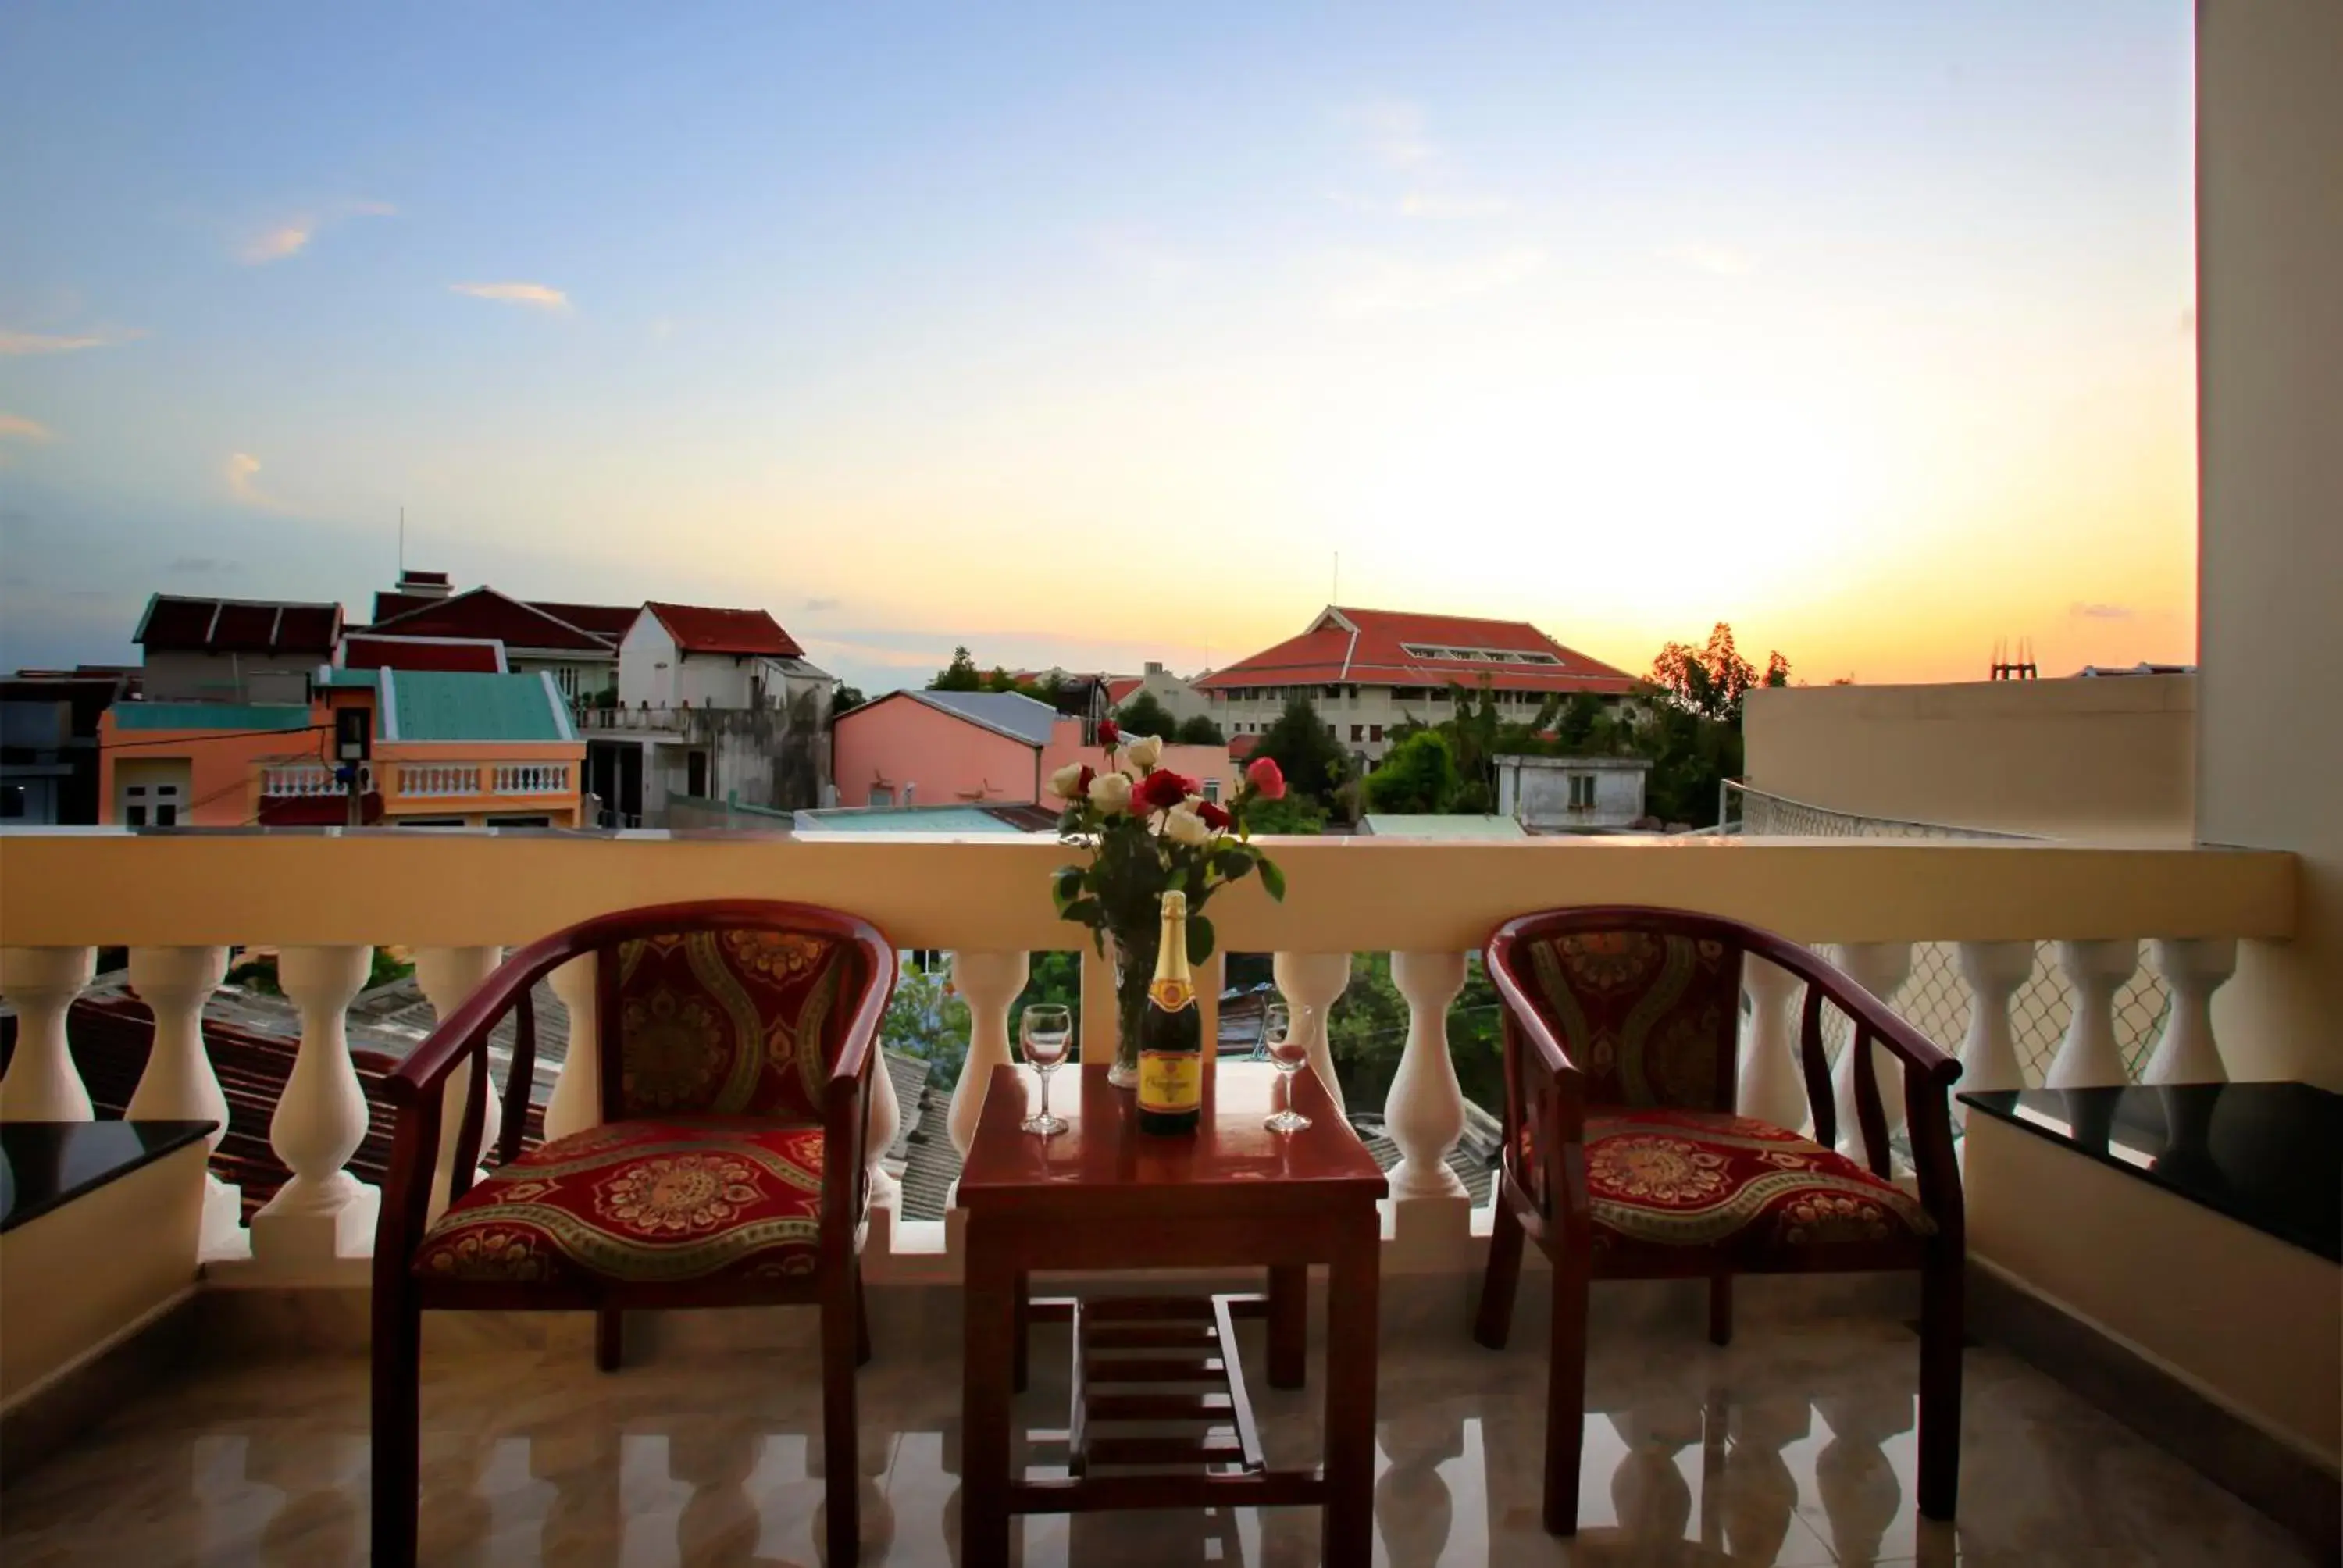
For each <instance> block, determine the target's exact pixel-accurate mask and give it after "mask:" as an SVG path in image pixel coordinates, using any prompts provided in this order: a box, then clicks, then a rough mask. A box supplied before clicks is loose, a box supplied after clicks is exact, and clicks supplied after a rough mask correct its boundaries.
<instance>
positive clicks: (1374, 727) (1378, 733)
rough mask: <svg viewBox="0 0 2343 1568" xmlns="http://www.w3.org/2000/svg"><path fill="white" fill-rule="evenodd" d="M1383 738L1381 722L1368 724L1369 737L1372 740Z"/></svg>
mask: <svg viewBox="0 0 2343 1568" xmlns="http://www.w3.org/2000/svg"><path fill="white" fill-rule="evenodd" d="M1367 739H1370V740H1381V739H1383V726H1382V725H1380V724H1370V725H1368V726H1367Z"/></svg>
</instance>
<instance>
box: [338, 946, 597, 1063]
mask: <svg viewBox="0 0 2343 1568" xmlns="http://www.w3.org/2000/svg"><path fill="white" fill-rule="evenodd" d="M592 950H593V949H592V946H591V945H590V943H589V942H588V941H587V940H585V938H584V937H583V934H582V933H581V932H580V931H579V930H575V929H573V930H567V931H556V932H555V933H554V934H553V935H551V936H549V937H545V938H542V939H540V940H537V941H534V942H531V943H530V944H529V945H528V946H527V947H525V948H523V949H521V950H519V951H518V952H516V953H514V954H512V955H511V956H509V957H508V958H507V959H506V960H505V961H504V962H502V963H500V964H498V966H497V968H496V972H495V973H493V974H491V975H490V976H488V980H487V981H486V983H484V984H483V985H482V986H481V987H480V989H479V990H476V991H474V992H473V993H472V994H471V995H470V996H469V997H467V998H466V999H465V1000H464V1003H463V1005H462V1006H460V1007H458V1009H457V1010H455V1011H454V1012H451V1013H449V1014H448V1015H447V1017H446V1018H444V1019H442V1020H439V1023H438V1025H437V1027H436V1028H435V1029H433V1030H432V1031H431V1032H430V1034H429V1035H427V1037H425V1039H424V1041H423V1043H422V1044H421V1045H418V1046H417V1047H416V1048H415V1050H413V1051H411V1052H409V1053H408V1055H407V1060H404V1061H402V1062H400V1063H399V1064H398V1070H397V1071H396V1072H393V1073H392V1074H390V1076H389V1077H387V1079H385V1080H384V1081H383V1091H384V1092H385V1093H386V1094H387V1095H388V1096H389V1097H390V1099H391V1101H392V1102H393V1103H394V1104H396V1105H398V1106H400V1107H402V1108H404V1107H406V1106H408V1105H412V1104H414V1103H415V1102H416V1101H418V1100H421V1099H422V1098H423V1097H424V1096H425V1095H427V1094H428V1093H429V1092H430V1091H434V1090H436V1089H437V1088H438V1087H439V1086H440V1085H441V1084H442V1083H444V1082H445V1081H447V1075H448V1074H449V1073H450V1072H452V1071H454V1070H455V1069H456V1066H457V1064H458V1062H459V1061H461V1060H463V1058H464V1056H465V1054H466V1052H467V1050H468V1049H469V1048H470V1047H471V1046H473V1045H475V1044H477V1043H478V1042H480V1041H483V1040H487V1039H488V1031H489V1030H491V1029H493V1028H495V1027H496V1022H497V1020H498V1019H500V1018H502V1017H504V1015H505V1013H506V1012H507V1011H508V1010H510V1009H511V1008H512V1007H513V1006H514V1005H515V1004H517V1003H518V1001H519V1000H520V999H521V997H522V996H523V995H525V994H526V993H527V992H528V990H529V989H530V988H531V987H532V986H534V985H536V984H537V982H538V980H543V979H544V978H545V977H546V976H547V975H548V974H550V973H552V972H553V971H554V970H558V969H559V968H560V967H561V966H562V965H563V964H566V963H568V961H569V960H572V959H574V958H578V957H580V956H582V955H583V954H585V953H587V952H590V951H592ZM574 1043H575V1042H573V1045H574ZM588 1043H589V1045H590V1043H591V1042H588Z"/></svg>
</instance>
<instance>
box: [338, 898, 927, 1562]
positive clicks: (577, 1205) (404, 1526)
mask: <svg viewBox="0 0 2343 1568" xmlns="http://www.w3.org/2000/svg"><path fill="white" fill-rule="evenodd" d="M584 957H590V958H591V960H592V961H593V963H594V965H595V980H594V994H595V998H596V1004H597V1005H596V1008H595V1027H594V1032H593V1037H592V1038H591V1039H586V1038H581V1037H580V1035H578V1034H575V1033H573V1034H572V1036H571V1039H570V1050H573V1051H591V1052H593V1053H594V1060H595V1061H596V1063H597V1065H598V1067H599V1069H600V1087H601V1105H600V1111H601V1125H599V1126H597V1127H594V1128H592V1129H589V1130H588V1131H583V1132H577V1133H572V1134H570V1135H569V1136H568V1137H564V1138H559V1139H556V1140H554V1141H551V1142H548V1143H546V1144H544V1145H542V1146H540V1147H538V1148H536V1149H533V1150H529V1151H527V1152H523V1151H522V1150H521V1128H522V1124H523V1121H524V1118H525V1116H526V1114H527V1111H528V1090H529V1083H530V1081H531V1076H532V1069H533V1067H534V1065H535V1057H536V1048H537V1037H536V1019H535V1015H534V1013H533V1011H532V1009H531V1005H530V1001H529V990H530V987H532V986H533V985H535V984H536V983H537V981H538V980H541V979H543V978H544V977H545V976H546V975H548V974H549V973H550V972H551V971H552V970H555V969H557V968H558V967H559V966H561V965H563V964H565V963H568V962H569V961H571V960H575V959H578V958H584ZM894 980H895V953H894V950H893V949H892V948H891V947H890V946H889V945H888V943H887V941H886V940H885V939H884V938H883V937H881V936H880V933H879V932H878V931H877V930H875V929H873V928H872V927H871V926H870V924H868V923H867V922H865V921H863V920H857V919H855V918H854V917H853V916H850V915H843V914H839V913H835V912H833V911H831V910H821V909H815V908H812V907H810V906H808V905H801V904H783V903H769V902H762V901H747V900H742V901H734V902H712V903H696V904H672V905H668V906H666V907H663V908H657V909H645V910H628V911H625V912H622V913H618V914H612V915H605V916H602V917H600V918H598V919H596V920H587V921H585V922H583V923H582V924H579V925H576V926H572V927H571V928H569V929H568V930H565V931H560V932H557V933H556V934H554V935H552V936H549V937H547V938H546V939H545V940H542V941H538V942H534V943H532V944H530V945H529V946H528V947H526V948H523V949H521V950H519V951H518V952H516V953H514V954H513V955H512V956H511V957H510V958H508V959H507V960H505V962H504V963H503V964H502V965H501V966H500V967H499V968H498V970H497V971H496V973H495V974H493V975H491V976H490V977H489V979H488V983H487V984H486V985H484V986H482V987H481V988H480V990H479V991H478V993H477V994H476V995H474V996H473V997H472V998H471V1000H468V1001H467V1002H466V1003H465V1004H464V1005H463V1006H462V1007H460V1008H458V1009H457V1010H456V1011H455V1012H454V1014H453V1015H451V1016H450V1017H448V1018H447V1019H446V1020H443V1021H442V1022H441V1023H440V1025H439V1027H438V1028H437V1029H436V1030H433V1031H432V1033H431V1037H430V1038H429V1039H428V1040H425V1041H424V1042H423V1044H422V1045H421V1046H420V1047H419V1048H417V1050H416V1052H415V1054H414V1055H412V1056H410V1057H408V1058H407V1060H406V1061H405V1062H403V1063H402V1064H400V1066H399V1068H398V1070H397V1073H395V1074H394V1075H393V1076H392V1077H391V1078H390V1080H389V1081H388V1088H389V1091H390V1095H391V1098H392V1100H393V1101H394V1103H395V1104H396V1105H397V1134H396V1137H395V1139H394V1141H393V1144H392V1150H391V1161H390V1174H389V1177H388V1179H387V1181H385V1182H384V1185H383V1192H382V1217H381V1221H380V1224H379V1227H378V1229H377V1232H376V1237H375V1256H374V1526H373V1548H374V1550H373V1560H374V1562H375V1563H377V1564H378V1565H389V1564H402V1565H403V1564H410V1563H414V1561H415V1558H416V1548H417V1503H418V1495H417V1493H418V1490H419V1464H420V1460H419V1456H418V1452H417V1441H418V1422H419V1419H420V1402H419V1394H420V1388H419V1379H420V1372H421V1367H420V1359H421V1340H422V1314H423V1312H425V1311H426V1310H427V1309H433V1308H438V1309H455V1310H465V1311H473V1312H482V1311H486V1312H580V1311H590V1312H594V1313H596V1314H597V1319H596V1325H595V1362H596V1364H597V1365H598V1366H599V1367H600V1368H601V1369H602V1370H603V1371H605V1372H608V1371H612V1370H614V1369H616V1367H617V1366H618V1355H619V1348H620V1326H621V1314H622V1313H624V1312H626V1311H627V1310H628V1309H629V1308H634V1309H654V1308H656V1309H665V1308H671V1307H737V1306H768V1305H779V1304H803V1305H812V1306H819V1307H820V1309H821V1361H822V1449H823V1454H824V1458H825V1460H826V1462H827V1465H826V1469H827V1478H826V1481H827V1506H828V1530H829V1542H828V1544H829V1561H830V1563H833V1564H843V1563H852V1562H854V1561H855V1559H856V1554H857V1543H858V1538H859V1533H860V1529H859V1521H858V1519H857V1506H856V1505H857V1492H856V1486H857V1481H858V1471H859V1465H858V1462H857V1454H856V1437H855V1430H856V1429H855V1413H854V1369H855V1367H856V1366H857V1365H858V1364H859V1363H860V1362H862V1361H865V1360H867V1359H869V1356H870V1332H869V1330H868V1327H867V1325H866V1322H865V1319H864V1316H863V1308H862V1292H861V1269H860V1261H859V1260H858V1257H857V1252H856V1246H857V1239H858V1231H859V1230H860V1224H861V1221H862V1218H863V1212H864V1208H865V1205H866V1202H867V1200H868V1197H869V1191H868V1188H869V1165H870V1154H871V1151H870V1150H869V1149H868V1148H867V1147H866V1138H867V1133H868V1125H867V1123H868V1117H869V1109H870V1080H871V1074H872V1073H873V1072H874V1071H884V1070H885V1069H884V1067H883V1066H882V1065H880V1064H879V1060H878V1058H879V1052H878V1034H879V1023H880V1017H881V1015H882V1014H883V1013H884V1011H885V1010H886V1006H887V999H888V995H889V993H890V991H891V990H892V989H893V987H894ZM508 1011H518V1039H517V1041H516V1044H515V1047H514V1051H513V1060H512V1067H511V1073H510V1076H509V1079H508V1082H507V1085H506V1089H505V1095H504V1125H503V1131H502V1137H501V1138H500V1140H499V1141H498V1151H497V1157H498V1164H497V1166H496V1167H495V1169H494V1170H493V1171H490V1172H489V1174H488V1177H487V1178H486V1179H485V1180H483V1181H475V1180H474V1174H473V1172H474V1167H475V1166H476V1165H477V1164H478V1160H479V1155H480V1132H481V1125H482V1121H483V1118H484V1111H483V1110H482V1107H483V1106H484V1105H485V1104H486V1103H487V1096H488V1050H487V1049H486V1048H487V1045H488V1033H489V1030H491V1029H492V1028H493V1027H494V1026H495V1025H496V1024H497V1023H498V1020H501V1019H502V1018H503V1017H504V1015H505V1014H506V1013H507V1012H508ZM458 1069H461V1070H464V1071H465V1072H466V1073H467V1075H468V1078H467V1081H468V1084H469V1094H468V1098H467V1099H466V1100H465V1101H464V1111H463V1117H462V1121H461V1123H460V1125H459V1127H458V1132H457V1138H456V1146H455V1152H454V1162H453V1166H452V1171H451V1176H450V1180H449V1182H448V1187H449V1194H450V1201H448V1204H447V1211H446V1212H445V1213H443V1214H440V1215H439V1216H437V1218H436V1219H432V1218H429V1209H430V1205H431V1201H432V1191H431V1189H432V1184H433V1181H434V1180H435V1177H436V1174H437V1169H438V1166H439V1163H440V1147H441V1127H440V1120H441V1107H442V1103H443V1101H445V1100H446V1099H447V1096H446V1094H445V1089H446V1086H447V1081H448V1080H449V1079H450V1077H451V1076H452V1075H453V1074H454V1073H455V1072H456V1071H457V1070H458Z"/></svg>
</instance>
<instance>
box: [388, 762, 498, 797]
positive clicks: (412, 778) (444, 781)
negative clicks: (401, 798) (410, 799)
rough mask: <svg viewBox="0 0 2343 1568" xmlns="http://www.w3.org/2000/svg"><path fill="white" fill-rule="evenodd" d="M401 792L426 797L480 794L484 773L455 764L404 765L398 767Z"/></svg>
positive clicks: (413, 763)
mask: <svg viewBox="0 0 2343 1568" xmlns="http://www.w3.org/2000/svg"><path fill="white" fill-rule="evenodd" d="M398 792H399V793H400V794H401V795H408V796H419V797H424V798H429V797H432V796H452V795H477V794H478V793H479V792H480V770H479V769H478V768H477V767H473V766H468V765H465V764H460V763H452V762H402V763H400V764H399V765H398Z"/></svg>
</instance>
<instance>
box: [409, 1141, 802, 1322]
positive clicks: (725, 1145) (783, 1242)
mask: <svg viewBox="0 0 2343 1568" xmlns="http://www.w3.org/2000/svg"><path fill="white" fill-rule="evenodd" d="M820 1214H821V1133H820V1131H819V1130H815V1129H809V1128H791V1127H777V1126H775V1125H773V1124H772V1123H771V1122H749V1121H729V1122H726V1121H697V1122H694V1121H621V1122H614V1123H612V1124H611V1125H609V1126H607V1127H595V1128H589V1129H588V1130H587V1131H583V1132H574V1133H572V1134H570V1135H569V1136H568V1137H567V1138H560V1139H556V1140H555V1141H552V1142H550V1143H547V1144H542V1145H540V1146H538V1148H536V1149H533V1150H530V1151H528V1153H526V1154H524V1155H522V1156H521V1157H520V1158H519V1159H518V1160H517V1161H513V1163H511V1164H509V1165H501V1166H498V1168H497V1169H496V1170H494V1171H490V1172H489V1173H488V1180H487V1181H481V1182H478V1183H477V1184H475V1185H474V1186H473V1188H472V1190H471V1191H468V1192H467V1193H465V1194H464V1195H463V1196H462V1197H461V1198H458V1199H457V1200H456V1201H455V1202H453V1203H451V1204H449V1205H448V1206H447V1212H446V1213H445V1214H443V1215H441V1216H440V1217H439V1220H438V1222H437V1223H436V1224H434V1225H433V1226H432V1227H431V1229H430V1230H429V1231H427V1232H426V1233H425V1234H424V1238H423V1244H422V1246H421V1247H420V1248H419V1249H417V1252H416V1255H415V1271H416V1272H417V1274H419V1275H422V1276H423V1277H425V1278H426V1279H434V1280H457V1281H465V1282H472V1283H478V1284H524V1283H550V1284H600V1283H608V1282H625V1283H628V1284H654V1283H664V1282H674V1281H679V1280H711V1279H755V1278H764V1277H769V1276H773V1275H784V1274H810V1273H812V1272H813V1269H814V1258H815V1248H816V1243H817V1241H818V1240H819V1238H820Z"/></svg>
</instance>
